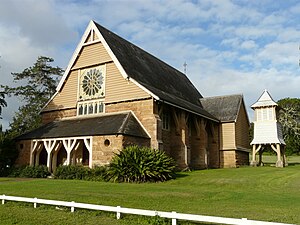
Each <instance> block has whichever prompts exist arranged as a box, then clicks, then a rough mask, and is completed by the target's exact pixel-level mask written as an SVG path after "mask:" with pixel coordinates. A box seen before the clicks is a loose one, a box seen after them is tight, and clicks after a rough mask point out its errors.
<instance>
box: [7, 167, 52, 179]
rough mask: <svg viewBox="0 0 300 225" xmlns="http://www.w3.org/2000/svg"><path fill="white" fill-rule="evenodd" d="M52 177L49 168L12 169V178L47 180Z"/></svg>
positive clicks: (10, 174)
mask: <svg viewBox="0 0 300 225" xmlns="http://www.w3.org/2000/svg"><path fill="white" fill-rule="evenodd" d="M49 175H50V172H49V171H48V168H47V166H44V165H40V166H26V167H16V168H12V169H11V171H10V173H9V176H10V177H27V178H46V177H48V176H49Z"/></svg>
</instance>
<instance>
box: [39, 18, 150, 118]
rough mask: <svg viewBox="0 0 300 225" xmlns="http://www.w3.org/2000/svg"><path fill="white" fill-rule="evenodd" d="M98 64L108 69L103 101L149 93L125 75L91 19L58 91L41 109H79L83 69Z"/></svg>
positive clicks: (123, 99)
mask: <svg viewBox="0 0 300 225" xmlns="http://www.w3.org/2000/svg"><path fill="white" fill-rule="evenodd" d="M97 66H101V67H102V68H103V71H105V93H106V95H105V96H103V97H104V98H103V103H104V104H105V103H109V102H118V101H127V100H133V99H139V98H147V97H149V96H150V95H149V93H148V92H145V90H143V89H142V88H141V87H139V86H138V85H136V84H135V83H133V82H129V81H128V79H126V78H127V75H125V76H124V74H125V72H124V70H123V69H122V67H121V66H120V64H119V62H118V60H116V58H115V56H114V55H113V53H112V52H111V50H110V49H109V47H108V45H107V43H106V42H105V40H104V39H103V37H102V36H101V34H100V33H99V31H98V29H97V28H96V27H95V25H94V23H93V22H90V24H89V26H88V27H87V29H86V31H85V33H84V35H83V37H82V39H81V41H80V43H79V44H78V46H77V48H76V50H75V52H74V54H73V57H72V59H71V60H70V62H69V64H68V67H67V69H66V71H65V73H64V76H63V77H62V79H61V81H60V83H59V85H58V87H57V92H56V93H55V95H54V96H53V97H52V98H51V99H50V101H49V102H48V103H47V104H46V106H45V107H44V109H43V111H42V112H45V111H51V110H57V109H69V108H74V109H76V107H77V102H78V101H80V96H79V92H80V90H79V85H80V82H81V80H80V76H82V75H81V74H82V71H83V70H85V69H89V68H94V67H97ZM124 77H125V78H124Z"/></svg>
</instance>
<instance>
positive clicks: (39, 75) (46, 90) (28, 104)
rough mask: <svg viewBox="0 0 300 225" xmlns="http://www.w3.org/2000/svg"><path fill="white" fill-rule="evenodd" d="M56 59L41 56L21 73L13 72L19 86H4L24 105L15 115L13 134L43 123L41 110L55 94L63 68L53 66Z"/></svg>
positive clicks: (8, 92)
mask: <svg viewBox="0 0 300 225" xmlns="http://www.w3.org/2000/svg"><path fill="white" fill-rule="evenodd" d="M53 61H54V60H53V59H52V58H49V57H45V56H40V57H38V59H37V61H36V62H35V63H34V65H33V66H32V67H29V68H26V69H24V70H23V71H22V72H21V73H12V76H13V79H14V82H15V83H18V86H17V87H9V86H3V85H1V87H2V88H3V89H4V93H6V94H7V95H8V96H12V95H14V96H17V97H19V98H20V99H21V100H22V102H23V103H24V105H22V106H21V107H19V111H18V112H17V113H16V114H15V116H14V117H13V121H12V123H11V124H10V127H11V133H12V136H16V135H19V134H22V133H24V132H27V131H29V130H32V129H34V128H36V127H38V126H40V124H41V118H40V115H39V112H40V111H41V109H42V107H43V106H44V105H45V104H46V102H47V101H48V100H49V99H50V97H51V96H52V95H53V94H54V92H55V88H56V85H57V82H58V80H59V78H60V77H61V76H62V74H63V70H62V69H61V68H59V67H53V66H52V65H51V63H52V62H53Z"/></svg>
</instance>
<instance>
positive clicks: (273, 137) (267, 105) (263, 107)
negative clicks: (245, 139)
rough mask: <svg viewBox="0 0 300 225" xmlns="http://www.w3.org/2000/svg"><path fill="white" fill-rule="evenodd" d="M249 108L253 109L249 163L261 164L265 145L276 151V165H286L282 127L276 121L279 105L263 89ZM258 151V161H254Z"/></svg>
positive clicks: (253, 164)
mask: <svg viewBox="0 0 300 225" xmlns="http://www.w3.org/2000/svg"><path fill="white" fill-rule="evenodd" d="M251 108H252V109H253V110H254V115H255V116H254V135H253V136H254V138H253V140H252V142H251V143H250V144H251V145H252V161H251V165H252V166H256V165H262V153H263V150H264V148H265V147H266V146H271V148H272V149H273V150H274V151H275V152H276V153H277V162H276V167H284V166H287V162H286V156H285V142H284V140H283V135H282V127H281V124H280V123H279V122H278V120H277V119H278V111H279V107H278V105H277V103H276V102H275V101H274V100H273V99H272V97H271V96H270V94H269V92H268V91H267V90H265V91H264V92H263V94H262V95H261V96H260V98H259V99H258V100H257V102H256V103H254V104H253V105H252V106H251ZM258 152H259V162H258V163H257V162H256V154H257V153H258Z"/></svg>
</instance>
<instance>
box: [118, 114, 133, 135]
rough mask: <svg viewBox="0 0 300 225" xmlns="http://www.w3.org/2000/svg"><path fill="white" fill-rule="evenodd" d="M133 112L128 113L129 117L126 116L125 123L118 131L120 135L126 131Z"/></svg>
mask: <svg viewBox="0 0 300 225" xmlns="http://www.w3.org/2000/svg"><path fill="white" fill-rule="evenodd" d="M130 115H131V112H128V113H127V115H126V116H125V118H124V119H123V123H122V124H121V126H120V128H119V129H118V133H120V134H122V133H124V131H125V128H126V125H127V123H128V121H129V118H130Z"/></svg>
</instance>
